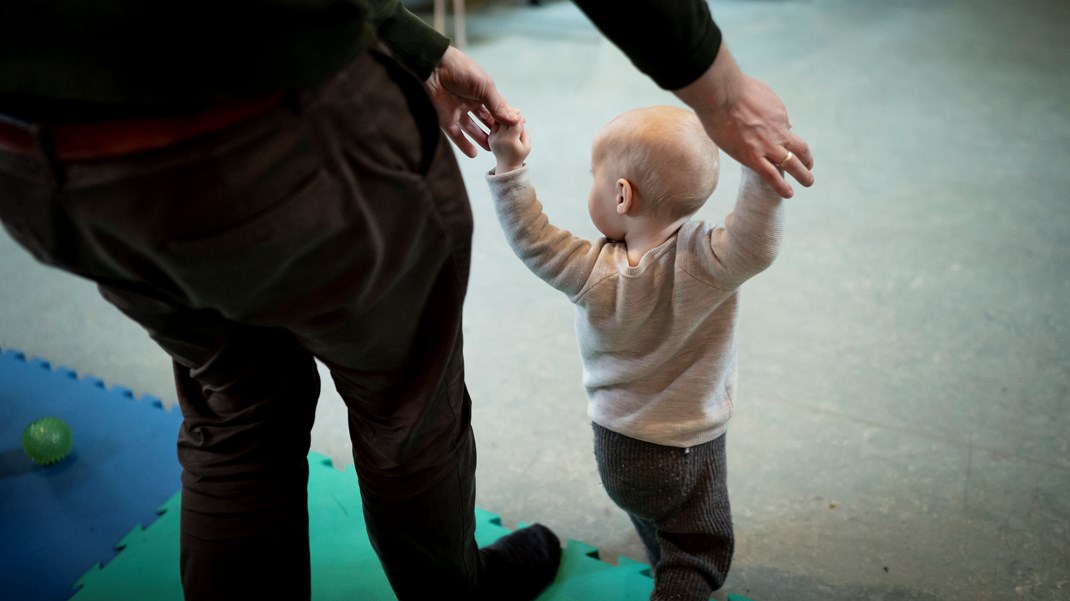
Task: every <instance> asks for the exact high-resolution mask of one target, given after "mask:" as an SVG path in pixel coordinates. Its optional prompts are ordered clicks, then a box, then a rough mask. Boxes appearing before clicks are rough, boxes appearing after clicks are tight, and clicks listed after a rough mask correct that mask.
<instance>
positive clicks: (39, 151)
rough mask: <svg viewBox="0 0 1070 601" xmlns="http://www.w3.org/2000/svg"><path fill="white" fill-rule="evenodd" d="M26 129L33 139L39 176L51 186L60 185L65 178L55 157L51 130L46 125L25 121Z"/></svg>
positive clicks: (61, 167)
mask: <svg viewBox="0 0 1070 601" xmlns="http://www.w3.org/2000/svg"><path fill="white" fill-rule="evenodd" d="M26 129H27V130H28V131H29V133H30V137H31V139H32V140H33V156H34V157H35V158H36V159H37V160H38V165H40V169H39V171H40V174H41V176H42V177H43V178H44V179H45V181H46V182H48V184H50V185H52V186H60V185H62V184H63V182H64V180H65V179H66V178H65V177H64V170H63V166H62V165H61V164H60V162H59V159H57V158H56V145H55V139H54V138H53V136H52V130H51V129H50V128H49V127H48V126H47V125H41V124H39V123H27V124H26Z"/></svg>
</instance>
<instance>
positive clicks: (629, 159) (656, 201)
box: [594, 106, 719, 220]
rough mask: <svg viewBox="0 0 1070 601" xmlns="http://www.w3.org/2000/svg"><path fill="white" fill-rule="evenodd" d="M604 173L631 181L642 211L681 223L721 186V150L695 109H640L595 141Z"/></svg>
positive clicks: (621, 118)
mask: <svg viewBox="0 0 1070 601" xmlns="http://www.w3.org/2000/svg"><path fill="white" fill-rule="evenodd" d="M594 152H595V153H596V154H598V153H603V154H602V156H603V157H605V161H604V163H603V169H610V170H612V178H613V179H616V178H624V179H627V180H628V181H630V182H631V183H632V185H633V186H634V188H635V190H636V192H637V193H638V194H639V197H640V199H641V204H640V210H641V211H644V212H645V211H650V212H651V213H652V214H655V215H659V216H665V217H667V218H669V219H672V220H676V219H680V218H683V217H688V216H690V215H693V214H694V213H695V212H696V211H698V210H699V209H700V208H702V205H703V204H704V203H705V202H706V199H708V198H709V197H710V195H711V194H713V190H714V188H716V187H717V179H718V173H719V159H718V152H717V146H716V145H715V144H714V143H713V140H710V138H709V136H708V135H707V134H706V130H705V129H703V127H702V123H701V122H700V121H699V120H698V117H697V116H696V115H695V113H694V112H693V111H691V110H688V109H684V108H679V107H672V106H652V107H647V108H641V109H635V110H632V111H628V112H626V113H623V114H621V115H619V116H617V117H616V118H615V119H613V120H612V121H610V122H609V124H607V125H606V126H605V127H604V128H603V129H602V131H601V132H599V136H598V137H597V139H596V142H595V147H594Z"/></svg>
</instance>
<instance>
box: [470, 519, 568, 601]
mask: <svg viewBox="0 0 1070 601" xmlns="http://www.w3.org/2000/svg"><path fill="white" fill-rule="evenodd" d="M479 560H480V563H481V570H480V575H479V601H532V600H533V599H535V598H536V597H538V596H539V593H541V592H542V591H544V590H545V589H546V587H548V586H550V583H552V582H553V581H554V576H556V575H557V566H558V565H559V564H560V563H561V541H560V540H558V538H557V535H555V534H554V533H553V531H551V530H550V529H549V528H547V527H546V526H543V525H542V524H534V525H531V526H528V527H527V528H521V529H520V530H517V531H515V532H511V533H509V534H507V535H505V536H503V537H501V538H500V539H498V540H497V541H495V542H494V544H491V545H488V546H486V547H484V548H482V549H480V550H479Z"/></svg>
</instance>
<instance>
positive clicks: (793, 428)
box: [0, 0, 1070, 601]
mask: <svg viewBox="0 0 1070 601" xmlns="http://www.w3.org/2000/svg"><path fill="white" fill-rule="evenodd" d="M712 6H713V11H714V14H715V16H716V18H717V19H718V22H719V23H720V24H721V26H722V28H723V30H724V31H725V35H726V39H727V41H728V43H729V45H730V47H731V48H732V50H733V53H734V54H735V56H736V58H737V60H738V62H739V63H740V64H741V66H742V67H743V68H744V70H746V71H747V72H749V73H750V74H751V75H753V76H755V77H758V78H759V79H762V80H764V81H765V82H767V83H768V84H770V85H771V86H772V87H773V89H774V90H776V91H777V92H778V94H779V95H780V96H781V97H782V98H783V100H784V101H785V103H786V104H787V106H788V108H789V111H790V114H791V117H792V120H793V122H794V123H795V130H796V132H797V133H798V134H799V135H801V136H803V137H804V138H805V139H807V140H808V141H809V143H810V145H811V147H812V149H813V152H814V155H815V157H816V163H817V165H816V170H815V175H816V176H817V185H816V186H815V187H814V188H812V189H803V188H801V187H799V186H796V191H797V195H796V198H794V199H793V200H791V201H790V202H789V205H788V229H787V234H786V239H785V242H784V245H783V250H782V253H781V256H780V257H779V259H778V261H777V263H776V264H775V265H774V266H773V267H772V268H770V269H769V270H768V271H767V272H765V273H763V274H761V275H760V276H759V277H758V278H756V279H755V280H752V281H751V282H749V283H748V284H747V285H746V286H745V288H744V294H743V299H744V301H743V322H742V332H741V339H740V340H741V342H740V352H741V366H742V367H741V374H740V377H741V398H740V402H739V403H738V410H737V414H736V416H735V418H734V419H733V422H732V424H731V427H730V434H729V436H728V448H729V464H730V476H729V487H730V492H731V495H732V499H733V507H734V514H735V523H736V529H737V536H738V545H737V546H738V548H737V555H736V560H735V564H734V567H733V571H732V573H731V575H730V577H729V579H728V582H727V584H726V586H725V588H724V589H723V590H722V591H720V592H719V593H717V595H715V596H716V598H718V599H724V598H725V595H727V593H730V592H731V593H738V594H744V595H747V596H749V597H752V598H753V599H755V600H756V601H819V600H820V601H841V600H842V601H849V600H857V599H867V600H884V601H890V600H907V599H918V600H925V601H935V600H943V601H960V600H961V601H976V600H1010V599H1023V600H1026V599H1028V600H1037V601H1048V600H1052V601H1053V600H1059V599H1061V600H1066V599H1070V542H1068V540H1070V452H1068V442H1067V441H1068V436H1067V434H1068V426H1070V394H1068V384H1070V360H1068V356H1067V351H1068V348H1070V333H1068V332H1070V303H1067V302H1066V300H1065V299H1066V298H1067V296H1068V295H1070V235H1068V226H1070V208H1068V205H1067V202H1068V192H1067V191H1068V190H1070V167H1068V165H1070V68H1068V66H1070V35H1067V32H1068V31H1070V5H1068V4H1067V3H1065V2H1059V1H1041V0H1019V1H1015V2H1008V1H1005V0H1003V1H1000V0H975V1H967V0H945V1H918V0H915V1H906V2H894V3H893V2H878V1H858V0H808V1H804V0H783V1H769V0H766V1H758V0H751V1H746V0H718V1H716V2H713V3H712ZM467 29H468V41H469V43H468V45H467V46H466V47H465V48H464V50H465V51H466V52H467V53H468V54H469V55H470V56H472V57H473V58H474V59H476V60H477V61H478V62H479V63H480V64H481V65H482V66H483V67H484V68H485V69H486V70H487V71H488V72H489V73H490V74H491V75H493V76H494V77H495V79H496V81H497V84H498V87H499V89H500V90H501V91H502V92H503V93H504V94H505V95H506V97H507V98H508V100H509V101H510V102H511V103H512V104H514V105H515V106H517V107H519V108H520V109H521V110H523V112H524V114H525V116H526V117H527V119H528V128H529V131H530V132H531V136H532V139H533V143H534V151H533V152H532V155H531V157H530V159H529V163H530V164H531V166H532V169H533V172H532V177H533V178H534V181H535V184H536V186H537V187H538V189H539V192H540V195H541V196H542V198H543V200H544V203H545V204H546V206H547V211H548V212H549V214H550V216H551V218H552V219H553V220H554V221H555V222H556V223H558V224H559V225H561V226H563V227H566V228H569V229H571V230H572V231H574V232H576V233H577V234H581V235H590V236H594V235H595V232H594V230H593V228H592V226H590V224H589V223H588V221H587V216H586V212H585V208H584V207H585V199H586V194H587V187H588V185H589V183H590V176H589V174H588V171H587V170H588V151H589V142H590V139H591V137H592V136H593V134H594V132H595V131H596V130H597V129H598V128H599V127H600V126H601V125H602V124H603V123H605V122H606V121H608V120H609V119H610V118H612V117H613V116H614V115H616V114H617V113H619V112H621V111H624V110H627V109H629V108H633V107H637V106H644V105H650V104H676V103H677V101H676V100H675V98H674V97H673V96H671V95H670V94H668V93H666V92H664V91H662V90H659V89H657V88H656V87H655V86H654V85H653V84H652V83H651V82H650V81H649V80H647V79H646V78H645V77H644V76H642V75H641V74H639V73H638V72H637V71H635V70H634V69H633V68H632V67H631V65H630V64H629V63H628V61H627V59H626V58H624V56H623V55H622V54H621V53H620V52H619V51H618V50H617V49H616V48H615V47H613V46H612V45H610V44H609V43H608V42H606V41H605V40H604V39H603V38H602V37H600V36H599V34H598V33H597V31H596V30H595V29H594V28H593V27H592V26H591V25H590V24H589V23H588V22H587V21H586V20H585V18H584V17H583V15H582V14H581V13H580V12H579V11H578V9H576V8H575V7H574V6H573V5H572V4H570V3H568V2H560V1H556V2H549V3H545V2H544V3H543V5H542V6H528V5H527V4H526V3H525V2H521V1H520V0H515V1H512V2H505V1H498V2H481V3H476V2H469V14H468V20H467ZM460 161H461V165H462V169H463V171H464V175H465V179H466V181H467V184H468V187H469V192H470V196H471V199H472V204H473V207H474V212H475V218H476V232H475V242H474V245H475V246H474V248H475V254H474V258H473V277H472V284H471V288H470V293H469V300H468V304H467V311H466V325H465V335H466V357H467V366H468V382H469V387H470V390H471V392H472V396H473V398H474V402H475V416H474V420H475V429H476V437H477V441H478V444H479V452H480V465H479V472H478V478H479V481H478V489H479V492H478V505H479V506H480V507H482V508H484V509H487V510H489V511H493V512H495V513H498V514H499V515H501V516H502V518H503V520H504V522H505V523H506V525H508V526H513V525H515V524H517V523H519V522H534V521H539V522H542V523H545V524H547V525H549V526H550V527H552V528H553V529H554V530H556V531H557V533H558V534H559V535H560V536H561V537H562V538H565V539H574V540H578V541H582V542H585V543H587V544H590V545H593V546H595V547H596V548H598V549H599V550H600V551H601V554H602V557H603V559H606V560H607V561H610V562H615V561H616V560H617V558H618V556H619V555H624V556H628V557H631V558H636V559H642V552H641V548H640V546H639V543H638V539H637V538H636V536H635V535H634V534H633V533H632V531H631V528H630V525H629V523H628V521H627V519H626V518H625V517H624V515H623V514H622V513H621V512H620V511H619V510H618V509H616V508H615V507H614V506H613V505H612V503H611V502H610V501H609V500H608V499H607V498H606V496H605V493H604V491H603V490H602V488H601V485H600V483H599V481H598V476H597V472H596V470H595V465H594V459H593V455H592V453H591V449H590V446H591V442H590V427H589V424H588V422H587V420H586V415H585V400H584V395H583V390H582V387H581V385H580V366H579V361H578V355H577V351H576V344H575V341H574V337H573V332H572V313H571V307H570V306H569V304H568V302H567V300H566V299H565V298H564V297H563V296H561V295H559V294H558V293H556V292H554V291H553V290H551V289H550V288H549V287H548V286H546V285H544V284H542V283H541V282H540V281H538V280H537V279H536V278H535V277H534V276H532V275H531V274H529V273H528V272H527V271H526V270H525V269H524V267H523V266H522V265H521V264H520V263H519V261H518V260H517V259H516V258H515V257H514V256H513V255H512V254H511V252H510V251H509V249H508V247H507V246H506V245H505V242H504V239H503V237H502V235H501V233H500V231H499V230H498V226H497V223H496V221H495V219H494V216H493V212H492V209H491V207H490V201H489V194H488V192H487V188H486V184H485V183H484V181H483V174H484V173H485V172H486V170H488V169H489V168H490V167H491V166H492V158H491V157H490V155H489V154H484V155H481V156H480V157H479V158H477V159H467V158H466V157H463V156H461V157H460ZM722 165H723V173H722V182H721V185H720V187H719V189H718V191H717V192H716V193H715V195H714V198H713V200H712V201H711V202H710V203H709V204H708V205H707V206H706V207H705V208H704V209H703V211H702V213H701V214H700V215H699V217H700V218H704V219H713V220H719V219H721V218H723V216H724V214H725V212H726V211H727V210H728V208H729V207H730V204H731V202H732V200H733V198H734V193H735V188H736V185H737V183H738V177H739V169H738V166H737V165H736V164H735V163H734V162H733V161H731V160H730V159H726V160H723V162H722ZM0 282H2V284H0V346H2V347H4V348H17V349H20V350H22V351H24V352H26V353H28V354H31V355H35V356H40V357H44V358H47V359H50V360H52V361H53V362H55V363H57V364H62V365H65V366H68V367H71V368H73V369H75V370H77V371H78V372H80V373H82V374H86V375H94V376H97V377H100V378H103V379H104V380H105V381H107V382H109V383H112V384H120V385H123V386H126V387H129V388H131V389H133V390H134V391H135V392H136V393H138V394H150V395H153V396H157V397H160V398H162V399H163V400H164V401H165V403H167V404H173V403H174V393H173V391H172V390H171V380H170V366H169V363H168V361H167V359H166V358H165V357H164V355H163V354H162V353H161V352H160V351H158V350H157V349H156V347H154V346H153V345H152V343H150V342H149V341H148V340H147V339H146V338H145V336H144V335H143V334H142V332H141V331H140V330H139V329H138V328H137V327H136V326H134V325H132V324H130V323H127V322H126V321H124V319H123V318H122V317H121V316H120V315H119V314H118V312H117V311H115V310H114V309H112V308H111V307H110V306H108V305H107V304H105V303H104V302H103V301H102V300H100V299H99V298H98V297H97V296H96V292H95V290H94V288H93V287H92V286H91V285H89V284H87V283H86V282H83V281H80V280H76V279H74V278H71V277H68V276H66V275H63V274H60V273H58V272H54V271H51V270H49V269H46V268H43V267H40V266H38V265H36V264H35V263H34V262H33V261H32V260H31V259H30V258H29V257H28V256H27V255H26V254H25V253H24V252H22V251H21V249H18V248H17V247H16V246H15V245H14V243H13V242H12V241H11V240H10V239H9V238H8V237H6V236H0ZM326 381H328V382H329V380H326ZM0 411H2V410H0ZM319 413H320V415H319V419H318V421H317V424H316V427H315V430H314V432H313V436H314V442H313V447H314V450H316V451H319V452H321V453H324V454H326V455H328V456H330V457H332V458H333V459H334V460H335V462H336V463H337V464H339V465H341V464H346V463H349V462H350V459H349V445H348V441H347V435H346V432H345V426H344V422H345V420H344V410H343V408H342V406H341V402H340V401H339V400H338V398H337V395H336V394H335V393H334V391H333V390H331V389H330V388H329V384H327V388H326V389H325V390H324V394H323V398H322V400H321V404H320V409H319Z"/></svg>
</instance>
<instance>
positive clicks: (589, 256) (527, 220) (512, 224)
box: [487, 166, 600, 299]
mask: <svg viewBox="0 0 1070 601" xmlns="http://www.w3.org/2000/svg"><path fill="white" fill-rule="evenodd" d="M487 183H488V184H489V185H490V191H491V196H492V197H493V199H494V210H495V212H496V213H497V215H498V222H499V223H500V224H501V226H502V231H503V232H504V233H505V238H506V240H507V241H508V242H509V246H510V247H511V248H512V249H513V252H514V253H515V254H516V256H517V257H518V258H519V259H520V260H521V261H523V263H524V265H526V266H527V268H528V269H530V270H531V272H532V273H534V274H535V275H537V276H539V278H541V279H542V280H543V281H545V282H546V283H548V284H550V285H551V286H553V287H554V288H556V289H558V290H560V291H561V292H564V293H565V294H566V295H567V296H568V297H569V299H574V298H575V297H576V296H577V295H579V294H580V292H581V291H582V290H583V289H584V285H585V284H586V283H587V280H588V279H589V278H590V276H591V274H592V272H593V271H594V269H595V267H596V266H597V264H598V256H599V252H600V246H599V245H595V244H592V243H591V242H589V241H587V240H584V239H582V238H579V237H577V236H574V235H572V234H571V233H570V232H568V231H566V230H563V229H560V228H558V227H556V226H554V225H552V224H551V223H550V220H549V218H547V216H546V215H545V213H543V207H542V203H540V202H539V200H538V199H537V198H536V196H535V188H533V187H532V185H531V181H530V179H529V174H528V168H527V167H526V166H524V167H521V168H520V169H516V170H513V171H510V172H508V173H502V174H500V175H495V174H494V173H490V174H488V175H487Z"/></svg>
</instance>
